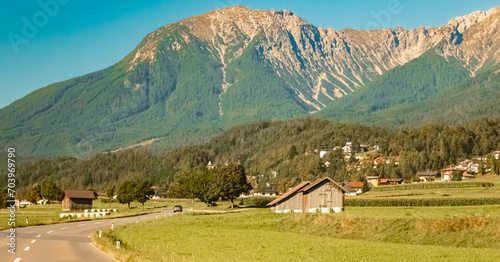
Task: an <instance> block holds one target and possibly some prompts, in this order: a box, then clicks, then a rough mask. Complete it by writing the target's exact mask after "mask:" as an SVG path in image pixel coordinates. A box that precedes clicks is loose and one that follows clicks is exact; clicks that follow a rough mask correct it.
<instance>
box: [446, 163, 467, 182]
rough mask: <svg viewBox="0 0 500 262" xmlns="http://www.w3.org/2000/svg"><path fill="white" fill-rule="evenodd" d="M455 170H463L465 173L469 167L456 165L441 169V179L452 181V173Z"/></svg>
mask: <svg viewBox="0 0 500 262" xmlns="http://www.w3.org/2000/svg"><path fill="white" fill-rule="evenodd" d="M453 171H461V172H462V174H463V173H464V172H465V171H467V168H463V167H456V166H455V167H447V168H443V169H441V180H445V181H450V180H451V174H452V173H453Z"/></svg>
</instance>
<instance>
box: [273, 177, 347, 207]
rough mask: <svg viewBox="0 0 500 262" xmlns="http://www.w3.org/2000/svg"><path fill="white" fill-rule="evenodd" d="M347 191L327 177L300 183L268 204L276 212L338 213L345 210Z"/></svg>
mask: <svg viewBox="0 0 500 262" xmlns="http://www.w3.org/2000/svg"><path fill="white" fill-rule="evenodd" d="M345 192H346V190H345V189H344V188H343V187H342V186H340V185H339V184H338V183H337V182H335V181H333V180H332V179H331V178H328V177H325V178H320V179H318V180H316V181H314V182H313V183H311V182H309V181H304V182H302V183H300V184H299V185H297V186H295V187H294V188H292V189H290V190H288V191H287V192H286V193H285V194H283V195H282V196H281V197H279V198H277V199H275V200H274V201H272V202H271V203H269V204H268V206H271V211H272V212H274V213H290V212H293V213H306V212H308V213H337V212H342V211H343V210H344V193H345Z"/></svg>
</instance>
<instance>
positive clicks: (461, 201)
mask: <svg viewBox="0 0 500 262" xmlns="http://www.w3.org/2000/svg"><path fill="white" fill-rule="evenodd" d="M478 205H500V197H480V198H479V197H478V198H395V199H363V198H361V199H348V198H347V199H345V206H358V207H362V206H363V207H364V206H373V207H382V206H478Z"/></svg>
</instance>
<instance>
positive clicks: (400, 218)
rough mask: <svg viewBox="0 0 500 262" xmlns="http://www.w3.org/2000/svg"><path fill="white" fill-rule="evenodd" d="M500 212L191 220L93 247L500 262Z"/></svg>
mask: <svg viewBox="0 0 500 262" xmlns="http://www.w3.org/2000/svg"><path fill="white" fill-rule="evenodd" d="M499 211H500V206H488V207H485V206H483V207H473V208H472V209H468V207H444V208H441V207H438V208H436V207H425V208H424V207H419V208H411V209H407V208H402V207H399V208H391V207H389V208H385V207H384V208H348V209H346V212H344V213H341V214H271V213H270V212H269V210H268V209H260V210H250V211H244V212H239V213H226V214H211V215H200V214H184V215H176V216H173V217H167V218H165V219H161V220H155V221H149V222H144V223H140V224H131V225H126V226H122V227H117V229H116V230H115V231H109V230H108V231H106V232H104V233H105V237H103V238H98V237H97V236H96V234H94V235H93V236H92V241H93V242H94V243H95V244H96V245H98V246H99V247H100V248H103V249H104V250H105V251H107V252H108V253H110V254H112V255H114V256H117V257H118V258H119V259H120V261H356V260H360V261H498V258H500V246H498V243H497V242H498V241H497V240H498V239H499V237H500V224H499V219H498V218H499ZM464 212H465V213H468V212H470V214H469V215H467V214H466V215H464ZM390 214H392V215H390ZM457 222H458V224H457ZM457 225H458V226H457ZM460 225H463V226H460ZM426 228H428V229H426ZM117 240H119V241H121V243H122V246H121V248H120V249H119V250H116V248H114V245H115V243H116V241H117ZM479 247H480V248H479Z"/></svg>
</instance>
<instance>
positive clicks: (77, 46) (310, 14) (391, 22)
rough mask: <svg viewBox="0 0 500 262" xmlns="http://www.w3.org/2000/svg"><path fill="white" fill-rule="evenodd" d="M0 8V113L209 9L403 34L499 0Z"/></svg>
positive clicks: (49, 1) (66, 0)
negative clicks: (278, 14) (279, 13)
mask: <svg viewBox="0 0 500 262" xmlns="http://www.w3.org/2000/svg"><path fill="white" fill-rule="evenodd" d="M44 3H45V4H44ZM0 5H1V6H0V10H1V11H0V17H2V18H1V19H2V20H1V23H0V108H3V107H5V106H7V105H9V104H10V103H12V102H14V101H15V100H17V99H20V98H22V97H24V96H25V95H27V94H29V93H30V92H32V91H34V90H36V89H38V88H41V87H44V86H46V85H49V84H51V83H54V82H59V81H63V80H66V79H69V78H72V77H76V76H80V75H84V74H86V73H90V72H93V71H96V70H99V69H103V68H105V67H108V66H110V65H112V64H114V63H116V62H118V61H120V60H121V59H122V58H123V57H125V56H126V55H127V54H128V53H129V52H131V51H132V50H133V49H134V48H135V46H136V45H137V44H139V42H140V41H141V39H142V38H143V37H144V36H145V35H146V34H147V33H149V32H152V31H154V30H155V29H157V28H158V27H161V26H163V25H166V24H169V23H173V22H175V21H177V20H181V19H183V18H186V17H189V16H194V15H199V14H202V13H205V12H208V11H210V10H213V9H216V8H222V7H226V6H233V5H244V6H247V7H250V8H252V9H269V10H271V9H277V10H282V9H288V10H291V11H292V12H294V13H296V14H297V15H299V16H300V17H302V18H304V19H305V20H307V21H309V22H310V23H312V24H314V25H316V26H319V27H330V28H333V29H343V28H346V27H349V28H355V29H366V28H374V27H378V28H385V27H391V28H394V27H396V26H402V27H404V28H407V29H411V28H415V27H420V26H439V25H443V24H446V23H447V22H448V20H449V19H450V18H452V17H455V16H461V15H465V14H468V13H471V12H473V11H477V10H488V9H490V8H493V7H496V6H500V0H496V1H494V0H475V1H473V0H454V1H440V0H439V1H436V0H433V1H429V0H420V1H416V0H413V1H411V0H370V1H368V0H365V1H361V0H349V1H348V0H342V1H340V0H323V1H320V0H308V1H294V0H280V1H270V0H215V1H213V0H208V1H201V0H182V1H161V0H147V1H145V0H142V1H132V0H121V1H102V0H101V1H96V0H86V1H76V0H40V1H38V0H31V1H30V0H24V1H3V2H2V3H1V4H0Z"/></svg>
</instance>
